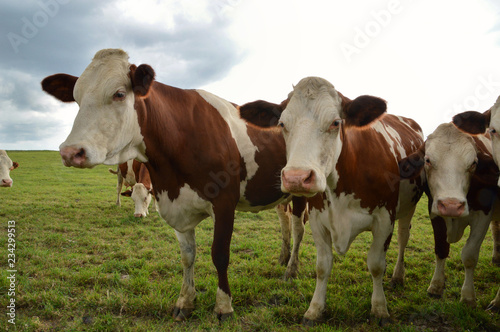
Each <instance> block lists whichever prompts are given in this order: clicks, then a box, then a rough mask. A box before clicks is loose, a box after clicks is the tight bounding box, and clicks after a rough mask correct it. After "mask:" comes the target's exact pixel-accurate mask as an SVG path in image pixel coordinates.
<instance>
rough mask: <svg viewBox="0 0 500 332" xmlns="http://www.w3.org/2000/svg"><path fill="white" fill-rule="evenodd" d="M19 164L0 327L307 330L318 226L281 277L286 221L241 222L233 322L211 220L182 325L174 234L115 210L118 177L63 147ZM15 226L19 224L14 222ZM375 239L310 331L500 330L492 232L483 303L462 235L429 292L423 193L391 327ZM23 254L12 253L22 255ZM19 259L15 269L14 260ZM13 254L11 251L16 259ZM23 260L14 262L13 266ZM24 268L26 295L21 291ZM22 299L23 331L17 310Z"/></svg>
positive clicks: (4, 204)
mask: <svg viewBox="0 0 500 332" xmlns="http://www.w3.org/2000/svg"><path fill="white" fill-rule="evenodd" d="M8 154H9V156H10V157H11V159H12V160H14V161H17V162H18V163H19V164H20V167H19V168H18V169H16V170H14V171H12V172H11V177H12V178H13V180H14V186H13V187H12V188H0V225H1V227H0V230H1V231H0V257H2V258H1V259H0V262H1V263H0V268H1V270H0V307H1V310H0V312H1V313H2V315H1V316H0V330H3V329H6V330H9V331H302V330H306V328H304V327H302V326H301V325H300V322H301V319H302V316H303V314H304V313H305V311H306V310H307V308H308V306H309V302H310V300H311V297H312V295H313V292H314V286H315V260H316V249H315V247H314V242H313V239H312V236H311V231H310V228H309V225H308V224H307V225H306V233H305V235H304V241H303V244H302V247H301V250H300V262H301V265H300V271H299V276H298V278H297V279H294V280H291V281H285V280H283V278H282V276H283V274H284V272H285V267H284V266H280V265H279V264H278V258H279V255H280V247H281V234H280V226H279V223H278V220H277V216H276V214H275V212H274V210H270V211H265V212H261V213H259V214H251V213H240V212H237V214H236V221H235V230H234V234H233V239H232V244H231V249H232V250H231V263H230V266H229V281H230V285H231V289H232V293H233V308H234V310H235V315H234V318H233V319H231V320H229V321H226V322H224V323H219V321H218V320H217V317H216V315H215V314H214V313H213V308H214V303H215V293H216V289H217V275H216V272H215V268H214V267H213V265H212V261H211V257H210V246H211V241H212V237H211V236H212V231H213V223H212V220H210V219H207V220H205V221H203V222H202V223H201V224H200V225H199V226H198V228H197V232H196V236H197V244H198V251H197V258H196V265H195V282H196V288H197V291H198V297H197V302H196V310H195V311H194V314H193V316H192V317H191V318H190V319H189V320H188V321H186V322H182V323H176V322H174V321H173V319H172V318H171V312H172V309H173V307H174V304H175V301H176V299H177V296H178V294H179V291H180V287H181V284H182V267H181V263H180V255H179V249H178V245H177V240H176V237H175V233H174V230H173V229H172V228H170V226H168V225H167V224H166V223H165V222H164V221H163V220H162V219H161V218H160V217H159V216H158V214H157V213H156V212H155V211H154V208H153V206H151V207H150V214H149V216H148V217H146V218H144V219H136V218H134V217H133V211H134V207H133V204H132V201H131V200H130V199H129V198H123V199H122V207H117V206H115V200H116V192H115V190H116V189H115V186H116V176H115V175H112V174H110V173H109V172H108V166H99V167H96V168H94V169H90V170H88V169H85V170H81V169H75V168H66V167H64V166H63V165H62V163H61V160H60V158H59V155H58V153H57V152H53V151H35V152H33V151H8ZM9 221H15V227H14V228H15V237H10V239H14V240H10V241H11V242H10V243H13V241H15V251H14V250H11V251H8V249H9V247H8V244H9V236H8V234H9V233H11V232H12V231H10V232H9V231H8V229H9V227H8V224H9V223H8V222H9ZM11 228H12V227H11ZM370 241H371V234H370V233H364V234H362V235H361V236H359V237H358V238H357V239H356V240H355V242H354V243H353V246H352V247H351V249H350V250H349V252H348V253H347V254H346V255H345V256H344V257H340V256H338V255H337V256H335V262H334V267H333V272H332V276H331V278H330V281H329V286H328V295H327V311H326V312H325V316H324V321H323V323H322V324H320V325H318V326H316V327H313V328H309V329H307V330H309V331H337V330H341V331H343V330H345V331H382V330H384V331H462V330H469V331H499V330H500V314H494V313H493V314H492V313H489V312H486V311H485V310H484V309H485V308H486V307H487V305H488V304H489V302H490V301H491V300H492V299H493V298H494V296H495V294H496V292H497V290H498V287H499V286H500V283H499V281H500V268H499V267H496V266H493V265H492V264H491V252H492V238H491V233H490V232H489V233H488V234H487V237H486V239H485V241H484V243H483V246H482V250H481V255H480V261H479V264H478V267H477V269H476V273H475V287H476V292H477V299H478V306H477V308H469V307H466V306H465V305H462V304H460V303H459V299H460V289H461V286H462V282H463V278H464V271H463V266H462V263H461V260H460V250H461V248H462V246H463V245H464V243H465V239H462V240H461V241H460V242H459V243H457V244H454V245H453V246H452V250H451V254H450V258H449V259H448V262H447V266H446V275H447V282H446V290H445V294H444V296H443V298H442V299H434V298H430V297H428V296H427V293H426V290H427V287H428V285H429V282H430V280H431V277H432V273H433V269H434V249H433V245H434V240H433V235H432V227H431V225H430V221H429V219H428V216H427V212H426V200H425V197H424V198H423V199H422V201H421V202H420V203H419V207H418V209H417V213H416V215H415V216H414V218H413V227H412V234H411V238H410V242H409V245H408V248H407V252H406V262H405V265H406V278H405V285H404V287H399V288H394V289H393V288H391V287H390V285H389V280H390V276H391V274H392V271H393V269H394V264H395V261H396V257H397V240H396V234H395V236H394V237H393V240H392V243H391V246H390V249H389V251H388V254H387V272H386V277H385V284H384V287H385V294H386V297H387V301H388V310H389V313H390V314H391V320H390V321H389V322H387V323H385V324H384V325H383V326H379V324H378V322H377V321H376V320H372V319H370V297H371V290H372V281H371V276H370V274H369V272H368V269H367V267H366V254H367V251H368V248H369V244H370ZM11 248H12V247H11ZM12 252H14V254H15V259H16V260H15V263H14V265H11V266H9V265H8V264H9V261H8V258H9V256H8V255H9V254H12ZM10 257H12V256H10ZM11 263H12V262H11ZM10 270H15V271H16V272H15V273H14V275H15V290H14V291H15V295H9V293H11V286H10V285H11V283H10V281H11V280H12V279H9V277H10V276H11V275H12V272H9V271H10ZM12 299H14V300H15V325H13V324H11V323H9V319H10V318H9V316H8V315H7V314H8V313H9V312H10V311H9V310H10V309H9V308H8V305H9V304H10V303H11V302H10V301H11V300H12Z"/></svg>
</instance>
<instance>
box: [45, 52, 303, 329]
mask: <svg viewBox="0 0 500 332" xmlns="http://www.w3.org/2000/svg"><path fill="white" fill-rule="evenodd" d="M154 77H155V72H154V70H153V68H151V66H149V65H145V64H142V65H140V66H139V67H137V66H135V65H131V64H130V63H129V62H128V55H127V54H126V53H125V52H124V51H122V50H102V51H99V52H97V54H96V55H95V56H94V59H93V60H92V62H91V63H90V65H89V66H88V67H87V68H86V69H85V71H84V72H83V73H82V75H81V76H80V77H79V78H78V77H75V76H71V75H66V74H56V75H52V76H49V77H47V78H45V79H44V80H43V81H42V88H43V90H45V91H46V92H48V93H50V94H51V95H53V96H55V97H56V98H58V99H59V100H61V101H65V102H71V101H75V100H76V102H77V103H78V104H79V106H80V110H79V112H78V115H77V116H76V119H75V122H74V125H73V128H72V130H71V133H70V134H69V136H68V138H67V139H66V141H65V142H63V143H62V144H61V146H60V154H61V157H62V159H63V162H64V164H65V165H66V166H74V167H82V168H85V167H93V166H95V165H98V164H108V165H115V164H120V163H123V162H126V161H127V160H130V159H137V160H139V161H141V162H143V163H145V165H146V167H147V169H148V171H149V174H150V176H151V182H152V184H153V192H154V195H155V198H156V200H157V203H158V211H159V213H160V215H161V216H162V218H163V219H164V220H165V221H166V222H167V223H168V224H169V225H170V226H172V227H173V228H174V229H175V231H176V235H177V238H178V240H179V243H180V249H181V257H182V259H181V261H182V264H183V268H184V273H183V284H182V288H181V293H180V296H179V298H178V300H177V303H176V304H175V308H174V313H173V316H174V318H175V319H176V320H184V319H186V318H187V317H188V316H190V315H191V313H192V311H193V309H194V300H195V297H196V291H195V287H194V262H195V255H196V242H195V231H194V229H195V227H196V225H198V223H200V222H201V221H202V220H203V219H205V218H206V217H208V216H211V217H212V218H213V220H214V238H213V242H212V261H213V263H214V265H215V267H216V269H217V273H218V279H219V283H218V290H217V293H216V299H215V308H214V310H215V312H216V313H217V315H218V317H219V319H221V320H223V319H225V318H227V317H229V316H231V315H232V313H233V308H232V305H231V302H232V298H231V291H230V288H229V280H228V275H227V268H228V265H229V253H230V250H229V249H230V243H231V236H232V232H233V223H234V213H235V209H238V210H241V211H251V212H257V211H260V210H263V209H269V208H272V207H275V206H276V205H277V204H280V203H285V202H287V201H289V200H290V196H289V195H288V194H284V193H283V192H281V190H280V188H279V174H280V169H281V168H282V167H283V165H284V164H285V163H286V156H285V146H284V141H283V137H282V135H281V133H280V131H279V130H278V129H276V128H266V129H262V128H259V127H257V126H254V125H252V124H249V123H247V122H245V121H244V120H243V119H241V117H240V116H239V113H238V110H237V109H236V108H235V106H234V105H232V104H231V103H229V102H227V101H226V100H224V99H222V98H219V97H217V96H215V95H213V94H211V93H209V92H206V91H203V90H183V89H178V88H174V87H171V86H168V85H164V84H162V83H159V82H157V81H155V80H154ZM305 204H306V203H305V199H295V198H294V201H293V207H294V209H295V210H297V211H299V210H302V211H304V210H305Z"/></svg>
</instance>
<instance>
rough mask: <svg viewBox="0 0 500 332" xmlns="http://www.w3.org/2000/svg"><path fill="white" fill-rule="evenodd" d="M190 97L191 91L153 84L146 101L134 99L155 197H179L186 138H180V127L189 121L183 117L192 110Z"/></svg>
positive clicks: (183, 181)
mask: <svg viewBox="0 0 500 332" xmlns="http://www.w3.org/2000/svg"><path fill="white" fill-rule="evenodd" d="M189 94H190V90H187V91H186V90H182V89H178V88H174V87H171V86H167V85H164V84H161V83H158V82H154V83H153V85H152V87H151V90H150V92H149V94H148V95H147V96H146V97H145V98H137V97H136V102H135V109H136V112H137V116H138V120H139V125H140V128H141V134H142V136H143V137H144V143H145V145H146V156H147V157H148V162H147V163H146V167H147V168H148V171H149V173H150V176H151V182H152V185H153V190H154V191H155V194H156V193H160V192H162V191H165V190H166V191H168V193H169V197H170V199H172V200H173V199H175V198H176V197H178V195H179V192H180V188H181V187H182V186H184V184H185V182H186V180H185V177H184V176H183V172H182V170H183V168H182V166H181V165H180V164H179V161H181V162H182V160H179V159H182V156H184V155H185V153H183V151H182V146H183V145H184V143H185V139H186V136H183V135H182V130H181V128H182V127H183V125H184V126H185V125H186V124H183V122H186V119H188V118H191V119H192V116H189V114H185V112H186V113H189V112H190V110H191V109H192V106H191V105H190V102H189V99H190V98H188V95H189ZM190 106H191V107H190ZM183 117H185V119H183ZM186 171H188V172H189V171H190V170H186ZM156 196H157V195H156Z"/></svg>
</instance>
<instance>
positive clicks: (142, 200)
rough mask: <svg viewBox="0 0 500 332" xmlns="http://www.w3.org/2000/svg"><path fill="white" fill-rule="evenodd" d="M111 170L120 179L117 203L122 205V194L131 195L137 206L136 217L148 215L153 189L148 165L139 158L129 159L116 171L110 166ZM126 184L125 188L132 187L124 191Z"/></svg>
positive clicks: (117, 189)
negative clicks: (138, 159) (139, 160)
mask: <svg viewBox="0 0 500 332" xmlns="http://www.w3.org/2000/svg"><path fill="white" fill-rule="evenodd" d="M109 172H111V173H113V174H116V176H117V180H118V182H117V185H116V191H117V199H116V205H118V206H121V201H120V196H127V197H131V198H132V200H133V201H134V206H135V211H134V217H136V218H142V217H146V216H147V215H148V210H149V204H150V203H151V192H152V190H153V187H152V185H151V177H150V176H149V172H148V169H147V167H146V165H144V164H143V163H141V162H138V161H137V160H129V161H127V162H126V163H122V164H120V165H118V169H117V170H116V171H113V170H112V169H111V168H110V169H109ZM124 185H125V188H127V187H130V189H128V190H126V191H124V192H122V188H123V186H124Z"/></svg>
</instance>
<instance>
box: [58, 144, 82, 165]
mask: <svg viewBox="0 0 500 332" xmlns="http://www.w3.org/2000/svg"><path fill="white" fill-rule="evenodd" d="M59 153H60V154H61V157H62V159H63V163H64V166H68V167H69V166H74V167H84V164H85V161H86V160H87V157H86V155H85V150H84V149H83V148H75V147H71V146H68V147H65V148H61V150H60V151H59Z"/></svg>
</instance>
